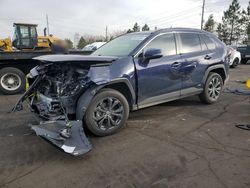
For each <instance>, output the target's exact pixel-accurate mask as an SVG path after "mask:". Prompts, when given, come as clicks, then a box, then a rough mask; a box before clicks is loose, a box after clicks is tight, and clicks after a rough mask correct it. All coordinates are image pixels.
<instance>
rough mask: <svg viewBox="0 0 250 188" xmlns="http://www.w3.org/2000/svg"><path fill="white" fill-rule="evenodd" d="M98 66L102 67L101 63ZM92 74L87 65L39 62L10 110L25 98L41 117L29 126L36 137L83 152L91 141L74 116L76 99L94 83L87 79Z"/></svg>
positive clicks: (70, 149)
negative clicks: (22, 92) (24, 89)
mask: <svg viewBox="0 0 250 188" xmlns="http://www.w3.org/2000/svg"><path fill="white" fill-rule="evenodd" d="M102 67H105V66H103V64H102ZM106 67H108V66H106ZM96 70H98V67H97V68H96ZM102 72H103V71H102ZM92 74H93V72H92V71H91V65H90V64H84V63H79V62H78V63H72V62H65V63H62V62H60V63H58V62H51V63H48V62H46V63H44V64H41V65H40V66H37V67H35V68H33V69H32V70H31V71H30V73H29V75H28V76H27V80H28V84H29V86H28V87H27V91H26V92H25V93H24V95H23V96H22V97H21V98H20V99H19V101H18V102H17V104H16V105H15V107H14V108H13V111H19V110H22V103H23V101H27V102H28V104H29V107H30V109H31V111H32V112H33V113H35V114H36V116H38V117H39V118H40V119H41V122H40V123H39V125H32V126H31V128H32V130H34V131H35V132H36V134H37V135H38V136H40V137H42V138H44V139H45V140H47V141H49V142H50V143H52V144H53V145H55V146H57V147H58V148H60V149H61V150H63V151H65V152H66V153H69V154H72V155H82V154H84V153H87V152H88V151H90V150H91V144H90V143H89V141H88V139H87V137H86V135H85V133H84V131H83V127H82V120H77V119H76V110H77V102H78V100H79V98H80V97H81V96H82V95H83V94H84V93H85V92H86V91H87V90H88V89H89V88H93V86H95V85H96V86H97V84H96V83H97V82H95V81H96V80H95V78H92V79H91V77H94V75H92ZM99 82H100V83H103V82H101V81H100V80H99ZM91 95H92V96H93V94H91ZM88 99H91V97H90V98H88Z"/></svg>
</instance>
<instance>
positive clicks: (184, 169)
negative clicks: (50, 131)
mask: <svg viewBox="0 0 250 188" xmlns="http://www.w3.org/2000/svg"><path fill="white" fill-rule="evenodd" d="M247 78H250V66H249V65H248V66H247V65H240V66H239V67H237V68H236V69H232V70H231V74H230V81H229V83H228V85H227V87H230V88H245V86H244V85H243V84H239V83H236V82H235V80H246V79H247ZM18 97H19V96H4V95H0V101H1V102H0V120H1V124H0V148H1V151H0V187H24V188H27V187H81V188H83V187H91V188H92V187H101V188H103V187H112V188H113V187H114V188H118V187H119V188H120V187H124V188H125V187H126V188H127V187H143V188H146V187H153V188H156V187H157V188H158V187H164V188H166V187H171V188H172V187H174V188H179V187H181V188H182V187H185V188H187V187H189V188H195V187H199V188H200V187H202V188H206V187H207V188H212V187H213V188H217V187H232V188H236V187H237V188H243V187H246V188H249V187H250V131H244V130H240V129H238V128H236V127H235V124H237V123H250V104H249V97H247V96H242V95H234V94H229V93H224V94H223V96H222V98H221V100H220V102H219V103H217V104H215V105H204V104H202V103H200V102H199V100H198V98H197V97H191V98H187V99H183V100H179V101H174V102H170V103H165V104H162V105H158V106H155V107H150V108H146V109H143V110H140V111H137V112H133V113H131V114H130V118H129V121H128V122H127V125H126V128H124V129H123V130H122V131H121V132H119V133H117V134H115V135H113V136H109V137H104V138H99V137H94V136H90V141H91V142H92V144H93V150H92V151H91V152H90V153H88V154H87V155H85V156H82V157H72V156H69V155H67V154H64V153H62V152H61V151H59V150H57V149H55V148H54V147H53V146H51V145H50V144H48V143H47V142H45V141H43V140H42V139H41V138H39V137H37V136H36V135H35V134H34V133H33V132H31V131H30V130H29V128H28V126H27V125H28V124H29V123H34V121H35V119H34V118H33V116H32V115H31V114H30V113H29V112H28V110H25V111H22V112H18V113H15V114H9V113H7V111H8V110H9V109H10V108H11V106H12V105H14V103H15V101H16V100H17V98H18Z"/></svg>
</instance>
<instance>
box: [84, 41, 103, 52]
mask: <svg viewBox="0 0 250 188" xmlns="http://www.w3.org/2000/svg"><path fill="white" fill-rule="evenodd" d="M104 44H106V42H94V43H91V44H88V45H86V46H85V47H84V48H83V49H82V51H86V52H94V51H96V50H97V49H98V48H100V47H101V46H103V45H104Z"/></svg>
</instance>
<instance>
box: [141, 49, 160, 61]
mask: <svg viewBox="0 0 250 188" xmlns="http://www.w3.org/2000/svg"><path fill="white" fill-rule="evenodd" d="M162 56H163V55H162V51H161V49H158V48H149V49H147V51H146V52H145V53H144V58H145V59H146V60H150V59H157V58H161V57H162Z"/></svg>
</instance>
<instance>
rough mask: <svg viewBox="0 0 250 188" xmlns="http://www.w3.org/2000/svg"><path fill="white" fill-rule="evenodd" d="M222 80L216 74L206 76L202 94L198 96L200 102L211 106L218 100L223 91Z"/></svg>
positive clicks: (211, 73)
mask: <svg viewBox="0 0 250 188" xmlns="http://www.w3.org/2000/svg"><path fill="white" fill-rule="evenodd" d="M223 85H224V83H223V79H222V78H221V76H220V75H219V74H218V73H215V72H210V73H209V74H208V77H207V80H206V84H205V86H204V90H203V92H202V93H201V94H200V95H199V98H200V100H201V101H202V102H204V103H206V104H213V103H215V102H217V101H218V100H219V98H220V95H221V93H222V89H223Z"/></svg>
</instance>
